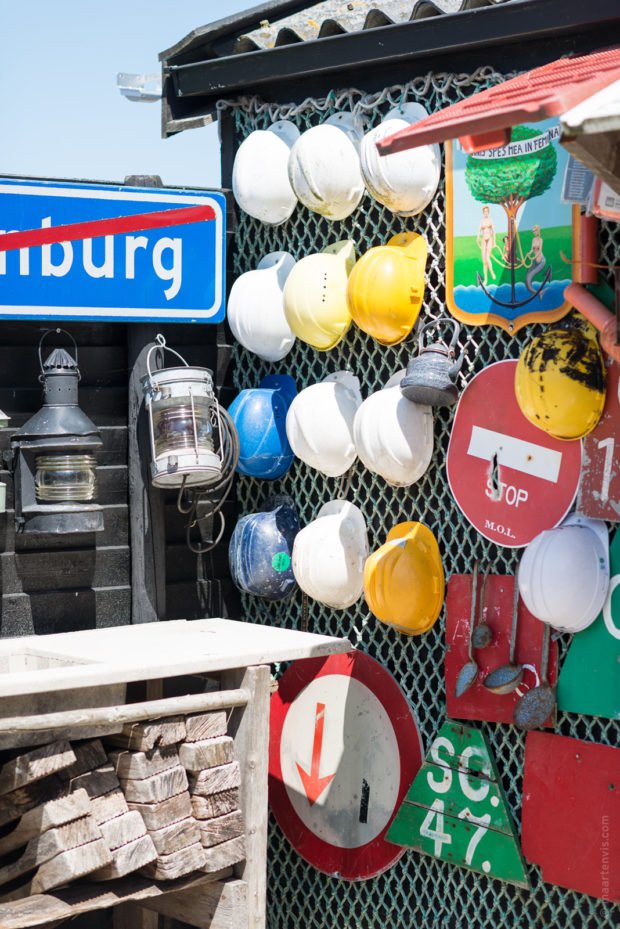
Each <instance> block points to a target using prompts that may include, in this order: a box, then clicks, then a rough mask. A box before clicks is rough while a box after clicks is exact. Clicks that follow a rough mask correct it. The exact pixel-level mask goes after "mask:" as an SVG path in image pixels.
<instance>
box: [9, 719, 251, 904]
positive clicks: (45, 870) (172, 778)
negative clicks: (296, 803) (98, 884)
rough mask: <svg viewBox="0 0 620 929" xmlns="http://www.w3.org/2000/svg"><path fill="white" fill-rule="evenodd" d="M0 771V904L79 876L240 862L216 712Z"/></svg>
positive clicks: (16, 755) (239, 833) (232, 764)
mask: <svg viewBox="0 0 620 929" xmlns="http://www.w3.org/2000/svg"><path fill="white" fill-rule="evenodd" d="M0 762H2V764H1V765H0V900H1V901H10V900H17V899H20V898H22V897H25V896H28V895H30V894H34V893H43V892H46V891H49V890H53V889H54V888H59V887H62V886H64V885H66V884H67V883H70V882H71V881H73V880H76V879H77V878H84V877H87V878H88V879H89V880H94V881H109V880H113V879H115V878H121V877H124V876H126V875H128V874H130V873H132V872H138V873H139V874H141V875H143V876H144V877H147V878H150V879H152V880H155V881H162V880H163V881H166V880H175V879H177V878H180V877H184V876H186V875H188V874H191V873H193V872H203V873H215V872H217V871H221V870H222V869H224V868H228V867H230V866H231V865H233V864H235V863H237V862H239V861H242V860H243V858H244V856H245V837H244V824H243V817H242V814H241V810H240V801H239V786H240V771H239V764H238V762H237V761H236V760H235V757H234V742H233V739H232V738H231V737H230V736H229V735H227V719H226V713H225V712H224V711H216V712H210V713H199V714H192V715H189V716H178V717H170V718H166V719H159V720H148V721H146V722H142V723H135V724H131V725H126V726H125V727H124V728H123V731H122V732H120V733H117V734H115V735H110V736H108V737H106V738H105V740H104V741H102V740H101V739H92V738H91V739H84V740H75V741H72V742H69V741H67V740H61V741H57V742H53V743H50V744H47V745H42V746H39V747H37V748H34V749H30V750H28V751H25V752H24V751H23V749H14V750H12V751H10V752H5V753H3V755H2V756H0Z"/></svg>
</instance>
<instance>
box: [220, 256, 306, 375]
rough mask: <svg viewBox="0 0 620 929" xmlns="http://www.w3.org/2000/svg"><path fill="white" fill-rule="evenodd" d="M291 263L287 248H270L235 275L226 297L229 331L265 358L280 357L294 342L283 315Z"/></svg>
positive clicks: (275, 358) (291, 258) (278, 358)
mask: <svg viewBox="0 0 620 929" xmlns="http://www.w3.org/2000/svg"><path fill="white" fill-rule="evenodd" d="M294 266H295V259H294V258H293V256H292V255H289V253H288V252H271V253H270V254H269V255H265V257H264V258H263V259H262V260H261V261H260V262H259V263H258V267H257V268H256V270H254V271H246V272H245V274H241V275H240V276H239V277H238V278H237V280H236V281H235V282H234V284H233V285H232V288H231V291H230V296H229V297H228V307H227V314H226V315H227V318H228V323H229V325H230V328H231V330H232V334H233V335H234V337H235V338H236V340H237V341H238V342H241V344H242V345H243V346H244V347H245V348H247V349H249V350H250V351H251V352H254V353H255V354H256V355H258V356H259V358H264V359H265V361H280V360H281V359H282V358H284V356H285V355H287V354H288V353H289V352H290V350H291V348H292V347H293V344H294V342H295V334H294V333H293V331H292V330H291V327H290V326H289V324H288V323H287V321H286V316H285V315H284V284H285V282H286V279H287V277H288V276H289V274H290V273H291V271H292V269H293V268H294Z"/></svg>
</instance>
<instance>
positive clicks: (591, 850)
mask: <svg viewBox="0 0 620 929" xmlns="http://www.w3.org/2000/svg"><path fill="white" fill-rule="evenodd" d="M619 772H620V749H618V748H612V747H610V746H608V745H595V744H594V743H593V742H582V741H580V740H579V739H569V738H566V737H565V736H559V735H553V734H551V733H548V732H528V734H527V737H526V740H525V771H524V775H523V816H522V832H521V847H522V851H523V854H524V855H525V857H526V858H527V859H528V860H529V861H532V862H534V863H535V864H538V865H540V866H541V868H542V876H543V880H544V881H547V882H548V883H550V884H558V885H559V886H560V887H567V888H569V889H570V890H577V891H578V892H579V893H582V894H590V895H591V896H593V897H600V898H602V899H603V900H613V901H619V900H620V869H619V868H618V861H620V777H618V773H619Z"/></svg>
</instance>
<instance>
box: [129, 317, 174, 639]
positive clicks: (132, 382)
mask: <svg viewBox="0 0 620 929" xmlns="http://www.w3.org/2000/svg"><path fill="white" fill-rule="evenodd" d="M159 331H160V327H159V324H155V323H152V322H144V323H139V324H138V325H136V324H134V325H132V326H129V327H128V328H127V356H128V357H127V362H128V367H129V371H130V375H129V383H128V390H127V439H128V449H127V457H128V474H127V476H128V486H129V501H130V511H129V524H130V534H131V548H132V560H131V572H132V574H131V589H132V601H131V621H132V623H136V624H137V623H145V622H155V621H157V620H160V619H164V617H165V616H166V543H165V538H166V527H165V523H164V499H163V498H164V495H163V494H162V493H161V492H160V491H159V490H158V489H157V488H156V487H153V484H152V481H151V474H150V472H149V458H150V440H149V427H148V417H147V414H146V410H145V408H144V390H143V387H142V378H143V377H144V376H145V375H146V374H147V372H148V366H147V359H148V352H149V349H150V346H151V345H152V344H153V343H154V341H155V338H156V336H157V334H158V332H159Z"/></svg>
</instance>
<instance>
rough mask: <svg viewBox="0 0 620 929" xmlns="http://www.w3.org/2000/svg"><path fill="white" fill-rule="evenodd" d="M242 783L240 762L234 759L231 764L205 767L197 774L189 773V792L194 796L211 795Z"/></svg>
mask: <svg viewBox="0 0 620 929" xmlns="http://www.w3.org/2000/svg"><path fill="white" fill-rule="evenodd" d="M240 783H241V775H240V773H239V763H238V762H237V761H233V762H231V763H230V764H224V765H218V767H215V768H205V769H204V771H199V772H198V773H195V774H194V773H191V774H190V775H189V792H190V794H191V795H192V797H194V796H196V797H210V796H211V794H218V793H222V791H224V790H231V789H232V788H233V787H239V785H240Z"/></svg>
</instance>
